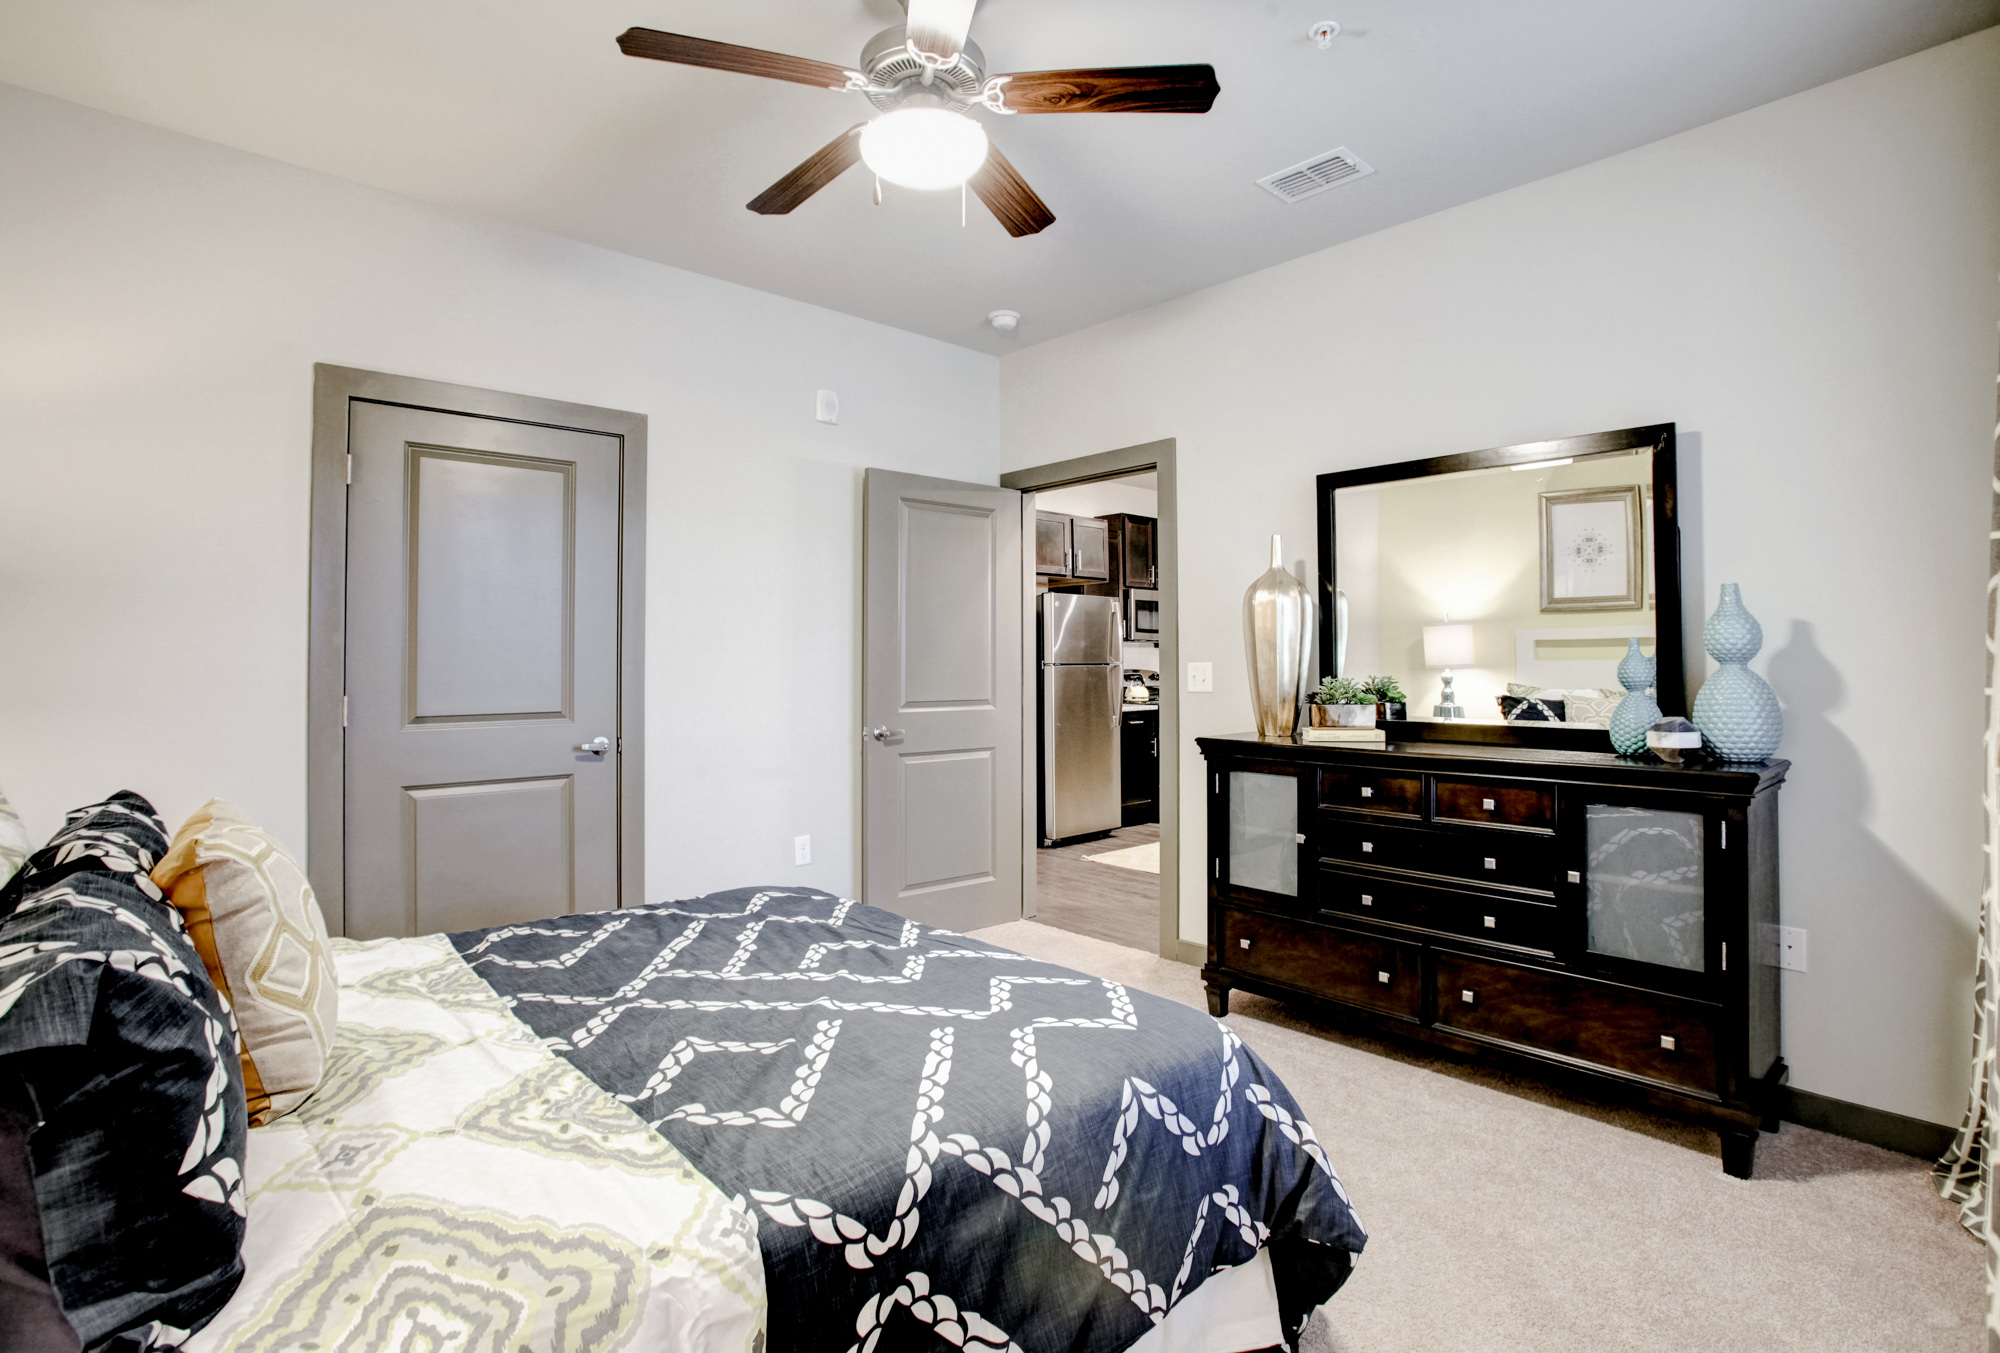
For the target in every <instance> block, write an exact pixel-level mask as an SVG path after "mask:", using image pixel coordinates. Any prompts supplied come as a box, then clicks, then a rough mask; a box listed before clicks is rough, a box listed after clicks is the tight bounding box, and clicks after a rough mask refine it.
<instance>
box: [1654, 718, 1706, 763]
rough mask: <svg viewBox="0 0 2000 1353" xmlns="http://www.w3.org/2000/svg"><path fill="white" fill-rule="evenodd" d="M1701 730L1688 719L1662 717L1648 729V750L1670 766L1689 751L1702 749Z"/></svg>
mask: <svg viewBox="0 0 2000 1353" xmlns="http://www.w3.org/2000/svg"><path fill="white" fill-rule="evenodd" d="M1701 741H1702V739H1701V730H1700V729H1699V728H1696V727H1695V726H1694V725H1693V724H1691V723H1689V722H1688V721H1687V720H1686V719H1673V718H1669V719H1662V720H1660V721H1659V722H1658V723H1656V724H1654V725H1653V726H1652V727H1651V728H1649V729H1647V730H1646V750H1647V751H1649V752H1651V753H1652V754H1653V755H1654V756H1657V757H1659V758H1660V760H1662V761H1664V762H1666V763H1667V764H1668V765H1670V766H1678V765H1680V764H1681V758H1682V757H1684V756H1686V755H1687V754H1688V753H1689V752H1694V751H1699V750H1701Z"/></svg>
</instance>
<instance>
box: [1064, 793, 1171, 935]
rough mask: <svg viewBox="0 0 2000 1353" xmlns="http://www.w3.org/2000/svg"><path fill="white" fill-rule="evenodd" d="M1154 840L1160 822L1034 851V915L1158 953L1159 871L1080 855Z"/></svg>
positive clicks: (1080, 932)
mask: <svg viewBox="0 0 2000 1353" xmlns="http://www.w3.org/2000/svg"><path fill="white" fill-rule="evenodd" d="M1159 839H1160V824H1159V823H1157V822H1148V823H1145V824H1143V825H1140V826H1137V827H1120V828H1119V829H1118V830H1117V831H1115V832H1113V833H1111V835H1109V836H1106V837H1102V838H1100V839H1098V840H1095V841H1083V842H1080V843H1078V844H1076V845H1069V846H1058V847H1056V848H1055V849H1054V850H1038V851H1036V852H1035V866H1036V867H1035V918H1034V919H1035V920H1037V921H1039V922H1041V923H1042V924H1043V925H1046V926H1054V927H1055V928H1056V929H1058V930H1067V931H1069V932H1071V933H1072V934H1076V935H1088V936H1090V937H1091V938H1092V939H1095V940H1106V941H1109V942H1110V943H1112V944H1118V945H1123V946H1124V947H1125V948H1127V949H1142V950H1144V951H1145V952H1146V953H1149V954H1157V953H1159V952H1160V876H1159V875H1157V874H1141V873H1139V872H1138V871H1137V870H1133V869H1120V868H1118V866H1116V865H1111V864H1098V863H1096V862H1095V861H1093V860H1086V859H1085V858H1084V856H1086V855H1101V854H1103V853H1104V852H1105V851H1107V850H1117V849H1118V848H1119V847H1121V846H1138V845H1144V844H1145V843H1146V842H1148V841H1157V840H1159Z"/></svg>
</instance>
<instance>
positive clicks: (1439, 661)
mask: <svg viewBox="0 0 2000 1353" xmlns="http://www.w3.org/2000/svg"><path fill="white" fill-rule="evenodd" d="M1445 620H1446V622H1447V623H1445V624H1442V625H1426V626H1424V666H1426V667H1442V668H1444V669H1445V670H1444V689H1443V690H1441V691H1439V692H1438V703H1437V704H1436V705H1435V706H1434V707H1433V708H1432V709H1431V717H1433V718H1437V719H1463V718H1464V717H1465V710H1464V709H1463V708H1462V707H1460V705H1459V703H1458V694H1457V692H1455V691H1453V690H1452V688H1451V669H1452V668H1454V667H1470V666H1472V626H1470V625H1454V624H1450V623H1449V622H1450V620H1451V617H1450V616H1446V617H1445Z"/></svg>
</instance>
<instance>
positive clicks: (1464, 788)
mask: <svg viewBox="0 0 2000 1353" xmlns="http://www.w3.org/2000/svg"><path fill="white" fill-rule="evenodd" d="M1433 815H1434V816H1435V817H1436V819H1437V820H1438V821H1439V822H1459V823H1464V824H1467V825H1469V826H1474V827H1518V828H1522V829H1524V830H1528V831H1544V832H1552V831H1554V830H1555V829H1556V791H1555V786H1554V785H1535V784H1521V783H1518V782H1511V783H1510V782H1505V781H1500V782H1494V781H1482V780H1446V779H1444V778H1442V777H1440V778H1439V780H1438V782H1437V806H1436V809H1435V810H1434V814H1433Z"/></svg>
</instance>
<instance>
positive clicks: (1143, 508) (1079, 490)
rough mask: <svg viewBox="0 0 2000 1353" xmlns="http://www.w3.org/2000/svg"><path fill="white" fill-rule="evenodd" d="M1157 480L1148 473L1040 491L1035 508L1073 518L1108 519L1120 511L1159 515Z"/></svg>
mask: <svg viewBox="0 0 2000 1353" xmlns="http://www.w3.org/2000/svg"><path fill="white" fill-rule="evenodd" d="M1159 483H1160V481H1159V477H1158V476H1157V475H1155V474H1153V473H1152V472H1151V471H1148V472H1147V473H1146V474H1144V475H1137V476H1133V477H1131V478H1127V479H1098V480H1094V481H1092V482H1091V483H1088V484H1072V485H1070V486H1069V487H1068V488H1061V489H1043V490H1041V491H1040V492H1039V493H1037V494H1036V495H1035V506H1036V507H1037V508H1038V509H1040V510H1041V511H1043V512H1067V513H1069V514H1070V515H1071V516H1072V517H1109V516H1111V515H1112V514H1113V513H1118V512H1123V513H1125V514H1127V515H1128V516H1133V517H1156V516H1158V515H1159V513H1160V489H1159Z"/></svg>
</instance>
